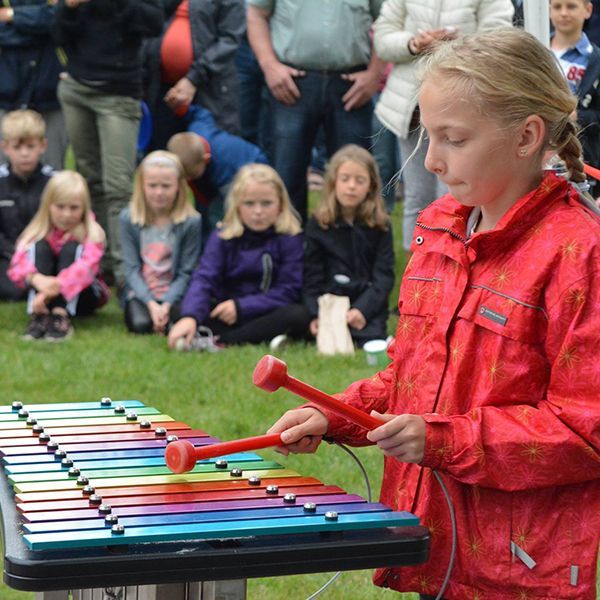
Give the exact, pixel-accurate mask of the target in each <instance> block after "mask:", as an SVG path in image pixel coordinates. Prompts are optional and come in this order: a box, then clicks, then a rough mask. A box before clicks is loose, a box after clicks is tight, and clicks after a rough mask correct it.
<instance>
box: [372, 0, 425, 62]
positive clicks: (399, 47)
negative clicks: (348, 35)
mask: <svg viewBox="0 0 600 600" xmlns="http://www.w3.org/2000/svg"><path fill="white" fill-rule="evenodd" d="M405 26H406V1H405V0H387V2H384V4H383V6H382V7H381V12H380V13H379V17H378V18H377V20H376V21H375V25H374V29H373V30H374V36H373V43H374V45H375V51H376V52H377V55H378V56H379V58H381V59H382V60H385V61H388V62H393V63H403V62H412V61H413V60H415V59H416V58H417V57H416V56H413V55H412V54H411V53H410V52H409V51H408V40H410V38H411V37H413V35H415V33H416V32H413V31H407V30H406V29H405Z"/></svg>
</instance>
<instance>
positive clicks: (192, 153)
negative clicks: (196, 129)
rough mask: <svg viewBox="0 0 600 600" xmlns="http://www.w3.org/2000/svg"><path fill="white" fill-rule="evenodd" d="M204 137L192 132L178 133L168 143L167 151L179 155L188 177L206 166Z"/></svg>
mask: <svg viewBox="0 0 600 600" xmlns="http://www.w3.org/2000/svg"><path fill="white" fill-rule="evenodd" d="M204 142H205V140H204V138H203V137H202V136H200V135H198V134H197V133H193V132H191V131H183V132H181V133H176V134H175V135H174V136H172V137H171V138H170V139H169V141H168V142H167V150H168V151H169V152H172V153H173V154H175V155H177V157H178V158H179V160H180V162H181V165H182V167H183V170H184V172H185V174H186V176H187V177H189V175H190V174H191V173H193V172H194V170H195V169H197V168H198V167H204V166H205V165H206V159H205V157H204V155H205V154H206V151H207V147H206V145H205V143H204Z"/></svg>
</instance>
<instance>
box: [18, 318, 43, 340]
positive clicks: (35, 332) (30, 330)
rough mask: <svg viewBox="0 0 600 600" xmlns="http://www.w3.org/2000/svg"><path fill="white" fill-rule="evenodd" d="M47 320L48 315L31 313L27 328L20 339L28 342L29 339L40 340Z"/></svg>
mask: <svg viewBox="0 0 600 600" xmlns="http://www.w3.org/2000/svg"><path fill="white" fill-rule="evenodd" d="M48 321H49V317H48V315H31V320H30V321H29V325H27V329H26V330H25V333H24V334H23V336H22V338H21V339H23V340H27V341H28V342H29V341H31V340H41V339H42V338H43V337H44V336H45V335H46V331H47V330H48Z"/></svg>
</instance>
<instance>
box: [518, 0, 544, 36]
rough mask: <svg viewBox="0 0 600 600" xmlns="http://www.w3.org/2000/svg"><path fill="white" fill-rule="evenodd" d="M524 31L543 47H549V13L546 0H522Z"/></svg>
mask: <svg viewBox="0 0 600 600" xmlns="http://www.w3.org/2000/svg"><path fill="white" fill-rule="evenodd" d="M523 15H524V17H525V31H528V32H529V33H531V34H532V35H534V36H535V37H536V38H537V39H538V40H539V41H540V42H542V44H544V46H550V12H549V10H548V0H523Z"/></svg>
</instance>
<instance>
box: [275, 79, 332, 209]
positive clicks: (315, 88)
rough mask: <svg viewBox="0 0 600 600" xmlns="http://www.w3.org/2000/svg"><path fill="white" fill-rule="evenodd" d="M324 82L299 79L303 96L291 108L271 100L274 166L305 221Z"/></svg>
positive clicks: (297, 82)
mask: <svg viewBox="0 0 600 600" xmlns="http://www.w3.org/2000/svg"><path fill="white" fill-rule="evenodd" d="M321 80H322V76H321V75H319V74H318V73H307V74H306V75H305V76H304V77H300V78H298V79H296V85H297V86H298V88H299V90H300V94H301V96H300V99H299V100H298V101H297V102H296V103H295V104H293V105H291V106H286V105H284V104H282V103H281V102H278V101H277V100H275V99H274V98H272V99H271V115H270V118H271V126H272V129H271V134H272V138H271V156H270V162H271V165H272V166H273V168H274V169H275V170H276V171H277V173H279V175H280V177H281V178H282V179H283V182H284V183H285V186H286V187H287V190H288V193H289V194H290V199H291V201H292V204H293V205H294V208H295V209H296V210H297V211H298V212H299V213H300V216H301V217H302V220H303V221H306V216H307V181H306V173H307V169H308V165H309V164H310V160H311V152H312V147H313V144H314V142H315V138H316V135H317V130H318V127H319V121H320V118H321V93H320V88H321Z"/></svg>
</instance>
